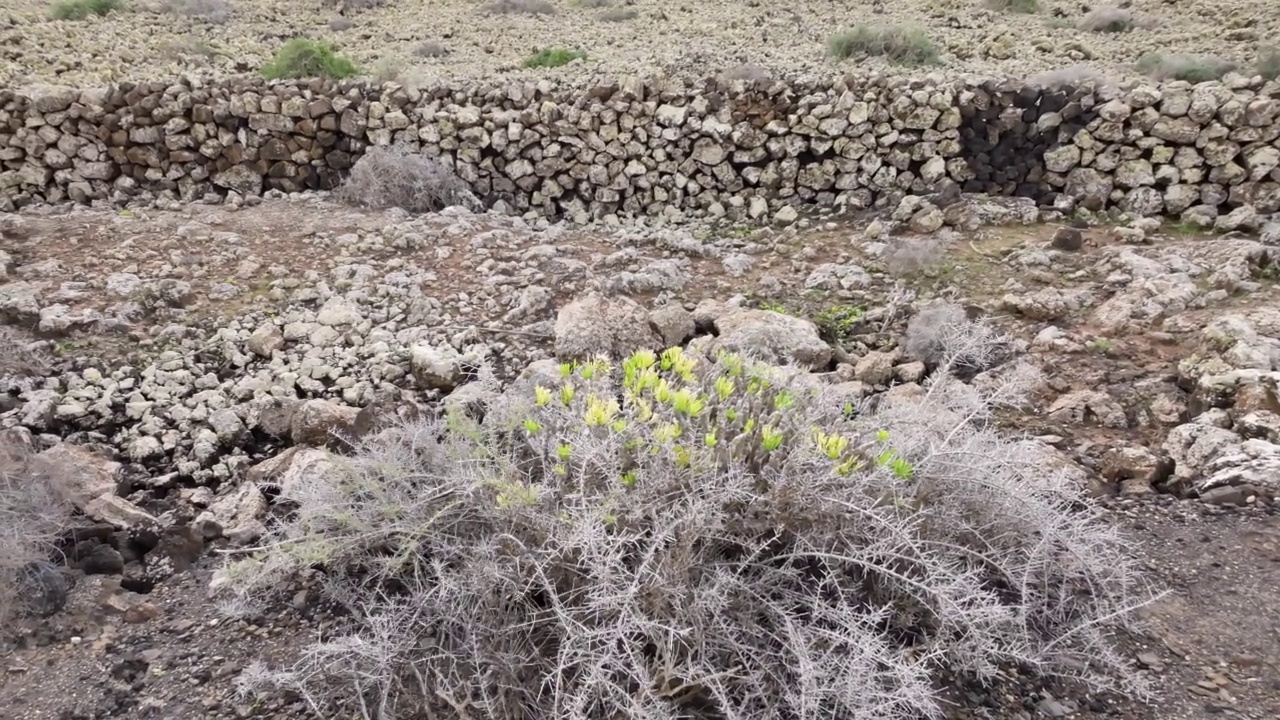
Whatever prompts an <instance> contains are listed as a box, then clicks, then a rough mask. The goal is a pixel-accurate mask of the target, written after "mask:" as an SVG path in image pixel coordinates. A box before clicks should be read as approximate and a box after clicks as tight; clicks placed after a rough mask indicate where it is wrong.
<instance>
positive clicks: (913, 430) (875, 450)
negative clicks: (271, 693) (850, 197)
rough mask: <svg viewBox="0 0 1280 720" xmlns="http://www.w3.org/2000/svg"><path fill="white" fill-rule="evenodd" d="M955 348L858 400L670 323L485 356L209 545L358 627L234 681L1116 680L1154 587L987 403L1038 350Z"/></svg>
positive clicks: (744, 704) (583, 705) (502, 690)
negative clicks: (479, 370) (274, 508)
mask: <svg viewBox="0 0 1280 720" xmlns="http://www.w3.org/2000/svg"><path fill="white" fill-rule="evenodd" d="M962 325H965V326H966V327H971V328H973V333H972V334H971V335H969V336H974V337H980V338H986V337H987V333H986V332H985V331H983V330H980V329H977V328H976V326H977V325H978V323H971V322H969V321H967V320H965V321H963V322H962ZM947 336H948V337H951V335H947ZM969 336H966V337H969ZM963 352H964V353H967V354H972V353H973V350H972V349H964V350H963ZM949 369H950V368H949V356H947V355H946V352H945V351H944V358H943V362H942V367H941V368H940V369H939V371H938V372H936V373H935V374H934V376H933V379H931V380H930V381H929V382H928V383H927V384H926V385H925V386H924V388H923V390H922V392H920V393H919V394H917V395H915V396H912V395H901V396H898V397H897V398H896V399H895V400H894V401H892V402H887V401H886V402H881V403H878V405H877V406H876V407H874V408H872V407H871V406H870V405H866V406H863V405H859V404H855V403H852V402H845V401H842V400H833V399H832V398H831V395H830V388H829V387H827V386H825V385H823V384H822V383H820V382H819V381H817V380H815V379H813V377H812V376H811V375H809V374H807V373H805V372H803V371H801V370H798V369H793V368H777V367H771V366H765V365H762V364H759V363H756V362H753V361H751V360H750V359H747V358H744V357H742V356H739V355H733V354H720V355H718V356H717V357H715V358H708V357H703V356H698V355H695V354H693V353H692V352H690V351H681V349H680V348H673V349H669V350H667V351H665V352H662V353H660V354H657V353H653V352H651V351H641V352H637V353H635V354H633V355H632V356H630V357H629V358H627V359H626V360H625V361H623V362H622V363H621V364H620V365H618V366H612V365H610V364H609V363H608V362H605V361H602V360H597V361H593V362H588V363H585V364H581V365H570V364H565V365H562V366H560V371H559V377H553V374H552V375H547V376H545V377H543V378H542V379H541V380H539V379H537V378H538V376H537V375H534V376H533V377H532V378H526V379H525V380H523V381H517V383H516V384H515V385H514V386H512V387H511V388H508V389H507V390H506V391H505V392H503V393H500V394H499V393H498V391H497V388H496V381H494V380H493V379H492V377H491V376H482V378H481V379H480V380H479V381H478V382H480V383H482V385H481V388H480V389H481V390H484V391H485V392H486V393H488V394H489V396H490V397H491V398H493V399H492V400H491V402H490V405H489V408H488V410H487V412H486V413H485V414H484V416H483V418H482V419H479V420H475V419H472V418H470V417H467V416H465V415H462V414H459V413H454V414H446V415H445V416H444V417H443V418H441V419H438V420H437V421H433V422H419V423H413V424H406V425H402V426H399V427H396V428H393V429H390V430H388V431H384V432H383V433H382V434H381V435H378V436H376V437H374V438H372V439H370V440H368V441H367V442H366V444H365V445H364V446H363V447H362V448H361V449H360V450H359V451H358V452H357V453H356V454H355V455H354V456H352V457H350V458H342V459H335V461H336V462H337V463H338V468H339V469H338V470H336V471H335V472H333V473H331V474H329V475H327V476H325V477H316V478H309V479H308V481H307V482H305V483H297V484H296V485H292V486H290V487H289V488H284V489H283V494H282V496H281V500H282V501H284V502H286V503H288V504H289V506H291V507H292V508H293V514H292V515H291V516H290V517H289V519H288V520H287V521H285V522H284V524H283V525H282V526H281V527H280V528H279V530H278V532H277V533H276V535H275V536H274V537H272V538H270V539H269V540H268V541H267V542H265V543H264V545H263V546H262V547H261V548H260V549H258V552H257V554H256V555H254V556H252V557H250V558H247V559H244V560H240V561H238V562H235V563H232V564H230V565H228V566H227V567H226V568H225V569H224V570H223V571H222V574H221V576H220V578H219V581H218V582H219V584H221V585H222V586H223V587H226V588H231V589H232V590H233V599H232V602H231V603H230V605H229V606H228V609H230V610H238V609H248V608H249V607H251V606H252V604H253V603H254V602H257V601H260V599H261V598H262V597H264V596H265V595H268V594H270V593H272V592H274V593H276V594H277V595H279V594H280V593H283V592H285V591H284V590H283V588H284V587H287V586H288V583H287V582H286V580H287V579H288V578H291V577H295V576H297V575H298V574H300V573H301V574H306V573H309V572H312V569H313V568H321V569H322V570H323V573H322V574H323V580H322V587H324V588H325V592H326V593H327V595H328V597H329V598H330V599H332V600H336V601H338V602H339V603H341V604H342V605H344V606H345V607H346V608H348V609H350V610H351V612H352V613H353V615H354V618H355V620H356V622H357V623H358V625H359V627H358V630H357V631H356V632H354V633H353V634H351V635H347V636H343V637H336V638H328V639H326V640H324V641H323V642H320V643H319V644H316V645H314V646H312V647H310V648H309V649H308V650H307V651H306V652H305V653H304V654H303V656H302V657H301V659H300V660H299V661H298V664H297V665H296V666H295V667H293V668H290V669H285V670H269V669H267V668H265V667H264V666H262V665H255V666H253V667H251V668H249V669H248V670H246V672H245V673H244V674H243V675H242V676H241V679H240V681H241V686H242V690H244V691H245V692H252V690H253V689H254V688H255V687H258V686H259V684H260V683H280V684H283V685H286V686H288V687H291V688H293V689H295V690H297V691H299V692H300V693H301V694H302V696H303V697H305V698H307V699H308V700H309V701H310V702H312V703H313V704H314V706H315V708H316V709H317V711H318V712H321V714H325V713H326V712H327V713H328V714H327V715H326V716H328V717H333V716H334V714H333V712H334V710H333V706H334V704H335V703H338V704H340V705H341V704H345V705H346V710H344V711H343V712H356V713H359V714H361V715H362V716H363V717H366V718H396V717H410V716H417V715H416V714H417V713H422V715H423V716H424V717H430V716H431V715H432V714H434V713H438V712H445V713H448V714H456V715H457V716H463V717H484V718H494V719H510V720H515V719H517V718H530V717H536V718H554V719H556V720H561V719H564V720H568V719H573V720H587V719H588V718H592V719H595V718H618V717H632V718H652V719H655V720H674V719H675V718H717V719H724V720H756V719H758V718H818V717H839V718H849V719H851V720H873V719H874V720H882V719H897V718H904V719H905V718H921V717H940V716H941V714H942V713H941V707H940V700H939V697H938V694H937V693H938V691H939V686H940V683H942V682H943V681H944V679H945V678H947V677H950V676H954V675H961V676H965V677H970V678H974V679H979V680H992V679H994V678H995V677H996V676H997V674H998V673H999V672H1001V670H1002V669H1004V668H1006V667H1007V666H1009V665H1011V664H1018V665H1023V666H1029V667H1031V668H1034V669H1035V670H1037V671H1039V672H1040V673H1042V674H1044V675H1066V676H1071V677H1076V678H1080V679H1083V680H1085V681H1087V682H1090V683H1092V684H1093V686H1094V687H1111V686H1123V687H1127V688H1128V687H1132V685H1133V681H1134V680H1135V678H1136V676H1135V675H1134V674H1133V673H1132V672H1131V671H1130V669H1129V667H1128V665H1127V664H1126V661H1125V660H1124V659H1123V657H1122V656H1121V655H1120V654H1118V653H1117V652H1116V651H1115V649H1114V648H1113V646H1112V644H1111V643H1112V639H1111V633H1112V632H1113V631H1114V630H1115V629H1116V628H1117V627H1119V626H1121V625H1122V624H1123V623H1124V622H1125V621H1126V620H1127V619H1128V618H1129V617H1130V615H1131V613H1132V611H1133V610H1135V609H1136V608H1137V607H1139V606H1141V605H1142V604H1143V603H1144V602H1146V601H1147V600H1148V599H1149V598H1150V596H1149V595H1148V594H1146V593H1145V588H1144V587H1143V586H1142V584H1141V583H1140V582H1139V580H1138V575H1137V574H1136V571H1135V570H1133V569H1132V566H1131V564H1130V563H1129V561H1128V560H1127V554H1126V552H1125V550H1124V549H1123V546H1122V544H1121V543H1120V542H1119V541H1118V538H1117V537H1116V536H1115V535H1114V533H1113V531H1112V530H1111V529H1109V527H1108V526H1107V525H1105V524H1104V523H1102V522H1100V521H1099V520H1098V519H1097V518H1096V517H1095V516H1093V515H1091V514H1089V513H1087V512H1081V511H1079V510H1076V509H1073V508H1074V505H1075V504H1076V503H1083V502H1084V501H1085V499H1084V496H1083V491H1082V489H1081V488H1079V487H1077V486H1075V485H1074V484H1073V483H1072V482H1071V481H1070V479H1068V477H1066V476H1065V475H1063V474H1061V473H1059V472H1055V471H1054V470H1053V469H1051V468H1052V465H1050V464H1047V463H1045V462H1044V457H1043V456H1042V454H1041V453H1042V451H1041V450H1039V449H1038V448H1039V447H1041V446H1038V445H1036V444H1034V443H1029V442H1021V441H1018V440H1012V439H1008V438H1006V437H1003V436H1002V435H1000V434H998V433H997V432H996V431H995V430H994V429H993V428H992V427H990V415H991V411H992V408H993V407H996V406H999V405H1002V404H1006V403H1013V402H1017V401H1018V400H1019V398H1020V396H1021V393H1022V392H1023V391H1024V390H1025V389H1026V388H1027V387H1028V385H1029V384H1034V382H1035V377H1034V374H1033V373H1030V371H1028V370H1027V369H1026V367H1025V366H1023V365H1018V364H1010V365H1009V366H1008V367H1007V368H1002V369H1001V372H1000V373H997V374H996V376H995V377H993V378H991V379H989V381H988V382H985V383H982V384H981V385H982V387H984V388H985V389H984V390H983V391H982V392H979V391H978V390H977V389H975V388H976V387H977V385H973V386H971V385H966V384H964V383H962V382H959V381H957V380H955V379H954V377H953V376H952V375H951V374H950V372H949ZM824 391H825V392H824ZM339 698H341V699H342V701H341V702H340V701H339Z"/></svg>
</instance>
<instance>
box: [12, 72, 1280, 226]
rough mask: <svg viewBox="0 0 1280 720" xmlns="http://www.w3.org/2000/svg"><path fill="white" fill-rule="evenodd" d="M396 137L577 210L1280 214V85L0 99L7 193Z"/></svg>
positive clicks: (218, 190)
mask: <svg viewBox="0 0 1280 720" xmlns="http://www.w3.org/2000/svg"><path fill="white" fill-rule="evenodd" d="M387 143H402V144H406V145H409V146H411V147H414V148H417V149H420V150H421V152H423V153H425V154H428V155H433V156H440V157H441V158H442V159H444V161H445V162H447V163H448V164H451V165H453V166H454V167H455V169H456V171H457V173H458V174H459V175H460V176H461V177H462V178H464V179H465V180H466V181H467V182H469V183H470V184H471V186H472V188H473V189H474V191H475V192H476V193H477V195H478V196H479V197H481V198H482V199H484V200H485V201H486V202H487V203H489V204H494V203H498V202H502V203H503V204H505V205H506V206H507V208H508V209H512V210H517V211H520V212H527V211H529V210H534V211H536V212H537V213H538V214H540V215H543V216H547V217H553V218H558V217H569V218H574V219H578V220H584V219H586V218H589V217H593V216H594V217H600V216H603V215H607V214H610V213H620V214H631V215H660V214H662V215H668V216H676V217H687V216H705V215H729V216H731V217H737V218H742V219H747V218H751V219H756V218H761V217H762V216H764V217H768V216H769V215H770V214H771V213H774V212H777V211H778V210H780V209H781V208H783V207H784V206H788V205H790V206H792V207H793V208H800V207H802V206H803V205H806V204H815V203H816V204H819V205H824V206H842V207H846V208H860V207H867V206H872V205H876V204H884V203H887V202H895V201H896V200H897V199H898V198H900V197H902V196H903V195H905V194H911V193H921V192H928V191H930V190H933V189H936V188H937V187H938V183H939V181H940V180H942V179H943V178H950V179H951V180H952V181H954V182H955V183H957V184H958V185H959V186H960V188H961V189H963V190H965V191H970V192H987V193H993V194H1004V195H1020V196H1024V197H1033V198H1035V199H1036V200H1037V201H1039V202H1041V203H1043V204H1045V205H1052V206H1055V207H1058V208H1059V209H1062V210H1064V211H1069V210H1071V209H1072V208H1073V207H1075V206H1077V205H1083V206H1085V207H1088V208H1090V209H1101V208H1110V207H1119V208H1122V209H1124V210H1126V211H1130V212H1133V213H1136V214H1142V215H1160V214H1164V215H1175V216H1176V215H1180V214H1182V213H1184V212H1187V211H1191V212H1192V213H1193V214H1197V215H1199V216H1200V217H1199V218H1197V219H1208V220H1210V221H1211V220H1212V219H1213V217H1214V216H1216V215H1217V214H1218V213H1219V212H1224V211H1228V210H1232V209H1235V208H1240V207H1243V206H1252V208H1253V209H1255V210H1257V211H1259V212H1262V213H1268V212H1276V211H1280V83H1275V82H1273V83H1269V84H1266V85H1262V84H1261V82H1260V81H1258V82H1254V83H1249V82H1241V83H1237V84H1235V85H1232V86H1226V85H1223V84H1219V83H1205V84H1202V85H1198V86H1191V85H1188V84H1187V83H1181V82H1177V83H1170V84H1162V85H1154V84H1153V85H1139V86H1132V87H1127V88H1094V87H1080V88H1060V89H1041V88H1036V87H1031V86H1023V85H1020V84H1018V83H1013V82H1009V81H994V80H993V81H985V82H945V81H941V80H937V79H932V80H930V79H926V80H915V81H903V80H897V79H885V78H867V79H855V78H848V79H844V80H838V81H836V80H831V81H827V82H822V83H819V82H815V81H807V82H804V81H796V82H788V83H782V82H771V83H764V84H747V83H742V82H738V83H737V84H734V85H732V86H726V85H718V84H717V83H715V82H714V81H707V82H705V83H703V84H702V85H701V86H697V87H693V86H688V85H684V84H680V83H679V82H677V81H670V80H649V81H645V80H639V79H629V80H624V81H617V82H599V83H595V84H579V85H575V86H557V85H553V84H551V83H550V82H547V81H543V82H538V83H533V82H518V83H512V84H508V85H493V86H479V85H467V84H454V85H449V84H438V85H433V86H430V87H426V88H422V89H408V88H401V87H398V86H394V85H387V86H382V87H375V86H370V85H363V84H353V83H344V84H339V85H335V84H333V83H328V82H322V81H311V82H293V83H271V84H268V83H266V82H263V81H259V80H244V79H239V80H227V81H224V82H221V83H219V84H202V83H200V82H196V81H181V82H175V83H174V84H169V85H165V84H127V83H126V84H121V85H118V86H115V87H111V88H106V89H95V90H84V91H77V90H70V89H56V88H42V89H37V90H27V91H23V92H22V93H18V92H14V91H7V90H0V208H10V209H11V208H12V207H16V206H22V205H25V204H29V203H31V202H35V201H46V202H58V201H66V200H71V201H75V202H80V203H84V202H91V201H95V200H106V201H110V202H114V203H125V202H128V201H129V200H130V199H131V198H135V197H138V196H145V195H148V194H151V195H158V196H168V197H171V198H173V199H179V200H183V201H198V200H202V199H207V198H213V197H218V198H225V197H228V196H231V197H233V198H234V197H236V196H240V197H245V196H253V195H259V194H261V193H263V192H264V191H266V190H269V189H276V190H280V191H283V192H296V191H299V190H303V189H307V188H313V189H327V188H332V187H334V186H335V184H336V183H338V182H339V180H340V179H341V177H342V175H343V173H344V171H346V170H347V169H349V168H350V167H351V165H352V163H353V162H355V160H356V159H357V158H358V157H359V156H360V154H361V153H362V152H363V151H364V149H365V148H366V147H368V146H369V145H371V144H372V145H380V144H387Z"/></svg>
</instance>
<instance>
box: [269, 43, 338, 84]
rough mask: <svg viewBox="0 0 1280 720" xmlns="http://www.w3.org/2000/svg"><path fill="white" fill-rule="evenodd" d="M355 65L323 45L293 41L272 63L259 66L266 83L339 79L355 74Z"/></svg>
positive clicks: (281, 49)
mask: <svg viewBox="0 0 1280 720" xmlns="http://www.w3.org/2000/svg"><path fill="white" fill-rule="evenodd" d="M358 72H359V70H358V69H357V68H356V65H355V63H353V62H351V61H350V60H348V59H347V58H345V57H343V56H341V55H338V54H336V53H334V52H333V49H332V48H330V47H329V46H328V45H327V44H326V43H323V42H320V41H318V40H310V39H308V38H294V39H292V40H290V41H289V42H287V43H285V44H284V47H282V48H280V51H279V52H277V53H276V56H275V57H274V58H272V59H271V62H269V63H267V64H266V65H263V66H262V75H263V77H265V78H267V79H268V80H280V79H284V78H314V77H320V78H331V79H334V80H341V79H343V78H349V77H352V76H354V75H356V74H357V73H358Z"/></svg>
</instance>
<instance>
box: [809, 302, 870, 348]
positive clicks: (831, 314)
mask: <svg viewBox="0 0 1280 720" xmlns="http://www.w3.org/2000/svg"><path fill="white" fill-rule="evenodd" d="M864 315H866V311H865V310H863V309H862V308H860V307H858V306H856V305H835V306H832V307H829V308H825V309H823V310H821V311H820V312H818V314H817V315H815V316H814V318H813V322H814V324H815V325H817V326H818V333H819V334H820V335H821V336H822V339H823V340H825V341H827V342H829V343H831V344H833V345H843V344H845V343H847V342H849V340H850V339H852V338H853V336H854V335H855V334H856V333H857V331H858V328H859V326H860V325H861V323H862V319H863V316H864Z"/></svg>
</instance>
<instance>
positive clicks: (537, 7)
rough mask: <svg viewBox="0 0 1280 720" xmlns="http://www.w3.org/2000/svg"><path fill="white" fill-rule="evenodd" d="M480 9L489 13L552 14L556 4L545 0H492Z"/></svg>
mask: <svg viewBox="0 0 1280 720" xmlns="http://www.w3.org/2000/svg"><path fill="white" fill-rule="evenodd" d="M482 10H483V11H484V12H486V13H488V14H490V15H554V14H555V12H556V6H555V5H552V4H551V3H550V2H547V0H493V1H492V2H490V3H487V4H485V5H484V7H483V8H482Z"/></svg>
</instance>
